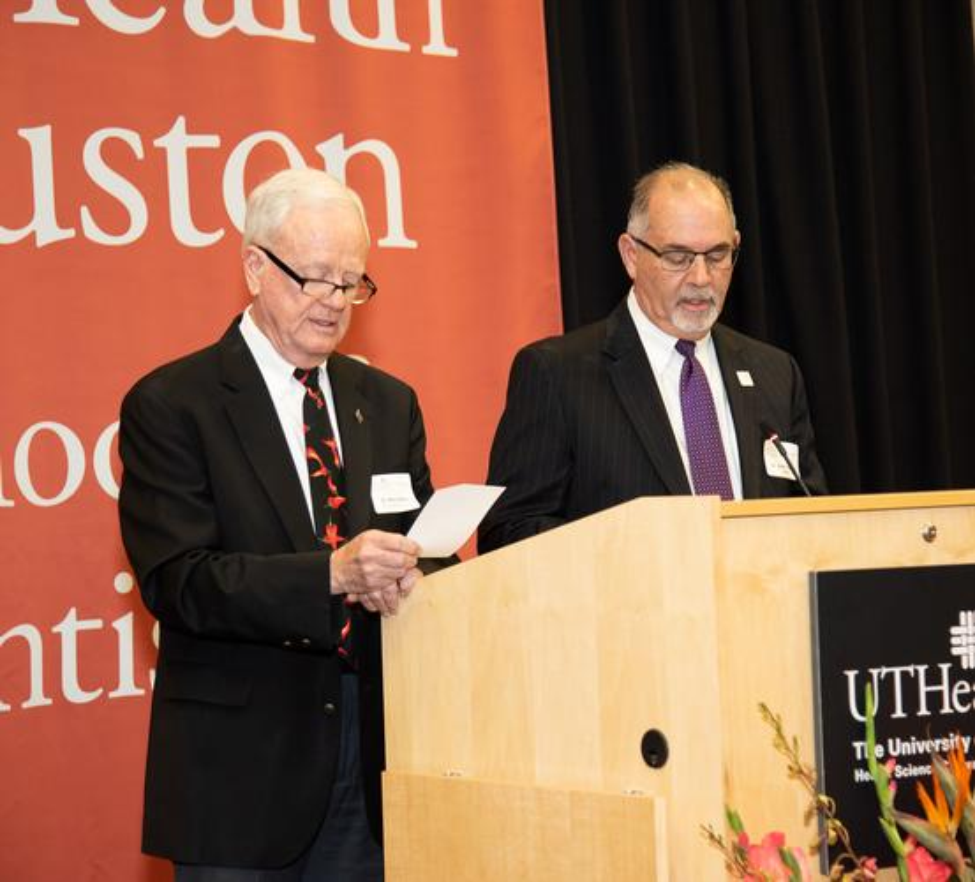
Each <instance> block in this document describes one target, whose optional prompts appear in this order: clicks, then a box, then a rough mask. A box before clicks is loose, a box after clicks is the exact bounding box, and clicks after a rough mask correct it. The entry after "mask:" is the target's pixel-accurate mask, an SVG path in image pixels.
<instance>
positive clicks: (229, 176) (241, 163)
mask: <svg viewBox="0 0 975 882" xmlns="http://www.w3.org/2000/svg"><path fill="white" fill-rule="evenodd" d="M268 143H270V144H277V145H278V146H279V147H280V148H281V149H282V151H284V155H285V156H286V157H287V159H288V165H290V166H291V168H303V167H304V165H305V160H304V158H303V157H302V155H301V151H299V150H298V148H297V147H295V145H294V142H293V141H291V140H290V139H289V138H286V137H285V136H284V135H282V134H281V133H280V132H255V133H254V134H253V135H248V136H247V137H246V138H244V140H243V141H241V142H240V143H239V144H238V145H237V146H236V147H234V149H233V150H232V151H231V152H230V156H229V157H228V158H227V164H226V165H225V166H224V169H223V202H224V205H226V207H227V215H228V216H229V217H230V220H231V223H233V225H234V226H235V227H236V228H237V229H238V230H243V229H244V211H245V209H246V206H247V199H246V195H247V194H246V193H245V190H244V172H245V170H246V168H247V160H248V158H249V157H250V154H251V151H252V150H253V149H254V148H255V147H256V146H257V145H258V144H268Z"/></svg>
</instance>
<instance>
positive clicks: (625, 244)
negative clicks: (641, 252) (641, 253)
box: [616, 233, 637, 279]
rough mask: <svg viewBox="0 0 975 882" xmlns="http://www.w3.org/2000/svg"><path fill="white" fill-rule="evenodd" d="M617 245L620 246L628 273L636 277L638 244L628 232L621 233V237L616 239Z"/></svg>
mask: <svg viewBox="0 0 975 882" xmlns="http://www.w3.org/2000/svg"><path fill="white" fill-rule="evenodd" d="M616 247H617V248H619V251H620V257H621V258H622V259H623V266H625V267H626V274H627V275H628V276H629V277H630V278H631V279H635V278H636V255H637V246H636V244H635V243H634V242H633V240H632V239H631V238H630V237H629V236H628V235H627V234H626V233H620V237H619V239H617V240H616Z"/></svg>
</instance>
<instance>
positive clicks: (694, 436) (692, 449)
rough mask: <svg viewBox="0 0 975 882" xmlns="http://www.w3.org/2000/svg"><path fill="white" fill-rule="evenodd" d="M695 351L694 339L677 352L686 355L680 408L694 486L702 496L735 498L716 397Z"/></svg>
mask: <svg viewBox="0 0 975 882" xmlns="http://www.w3.org/2000/svg"><path fill="white" fill-rule="evenodd" d="M694 348H695V347H694V341H693V340H678V341H677V351H678V352H679V353H680V354H681V355H683V356H684V366H683V368H682V369H681V372H680V409H681V414H682V415H683V417H684V440H685V441H686V442H687V459H688V460H689V462H690V465H691V483H692V484H693V485H694V493H695V494H696V495H698V496H720V497H721V498H722V499H734V498H735V494H734V491H733V490H732V489H731V475H730V474H729V472H728V460H727V458H726V457H725V453H724V444H723V443H722V442H721V429H720V428H719V427H718V414H717V411H716V410H715V409H714V398H712V397H711V387H710V386H709V385H708V378H707V376H706V375H705V373H704V368H703V367H702V366H701V362H699V361H698V360H697V357H696V356H695V355H694Z"/></svg>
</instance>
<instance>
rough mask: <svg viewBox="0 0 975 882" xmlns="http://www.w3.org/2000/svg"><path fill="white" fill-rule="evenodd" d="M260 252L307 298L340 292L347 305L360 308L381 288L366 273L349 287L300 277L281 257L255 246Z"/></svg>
mask: <svg viewBox="0 0 975 882" xmlns="http://www.w3.org/2000/svg"><path fill="white" fill-rule="evenodd" d="M254 247H255V248H257V250H258V251H260V252H261V253H262V254H264V255H266V257H267V259H268V260H270V261H271V263H273V264H274V265H275V266H276V267H277V268H278V269H279V270H281V272H283V273H284V274H285V275H286V276H287V277H288V278H289V279H291V280H292V281H293V282H295V283H296V284H297V285H298V287H299V288H300V289H301V293H302V294H304V295H306V296H307V297H314V298H315V299H316V300H318V299H320V298H325V297H331V296H332V293H333V292H335V291H338V292H339V294H341V295H342V296H343V297H344V298H345V302H346V303H351V304H352V305H353V306H360V305H362V304H363V303H365V302H366V301H367V300H369V299H370V298H371V297H375V295H376V293H377V292H378V291H379V288H377V287H376V283H375V282H374V281H373V280H372V279H370V278H369V276H367V275H366V274H365V273H363V274H362V277H361V278H360V279H359V281H357V282H350V283H348V284H347V285H338V284H336V283H335V282H330V281H328V280H327V279H306V278H305V277H304V276H299V275H298V273H296V272H295V271H294V270H293V269H292V268H291V267H290V266H288V264H286V263H285V262H284V261H283V260H282V259H281V258H280V257H278V256H277V255H276V254H275V253H274V252H272V251H269V250H268V249H267V248H265V247H264V246H263V245H255V246H254Z"/></svg>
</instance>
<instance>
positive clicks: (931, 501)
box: [721, 490, 975, 518]
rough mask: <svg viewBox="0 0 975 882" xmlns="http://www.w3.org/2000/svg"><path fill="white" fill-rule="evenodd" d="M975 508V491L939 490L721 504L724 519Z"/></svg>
mask: <svg viewBox="0 0 975 882" xmlns="http://www.w3.org/2000/svg"><path fill="white" fill-rule="evenodd" d="M970 505H971V506H975V490H939V491H932V492H925V493H875V494H862V495H858V496H813V497H808V498H807V497H788V498H784V499H745V500H742V501H740V502H722V503H721V517H722V518H752V517H769V516H773V515H808V514H830V513H833V512H855V511H890V510H895V509H908V508H955V507H959V506H970Z"/></svg>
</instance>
